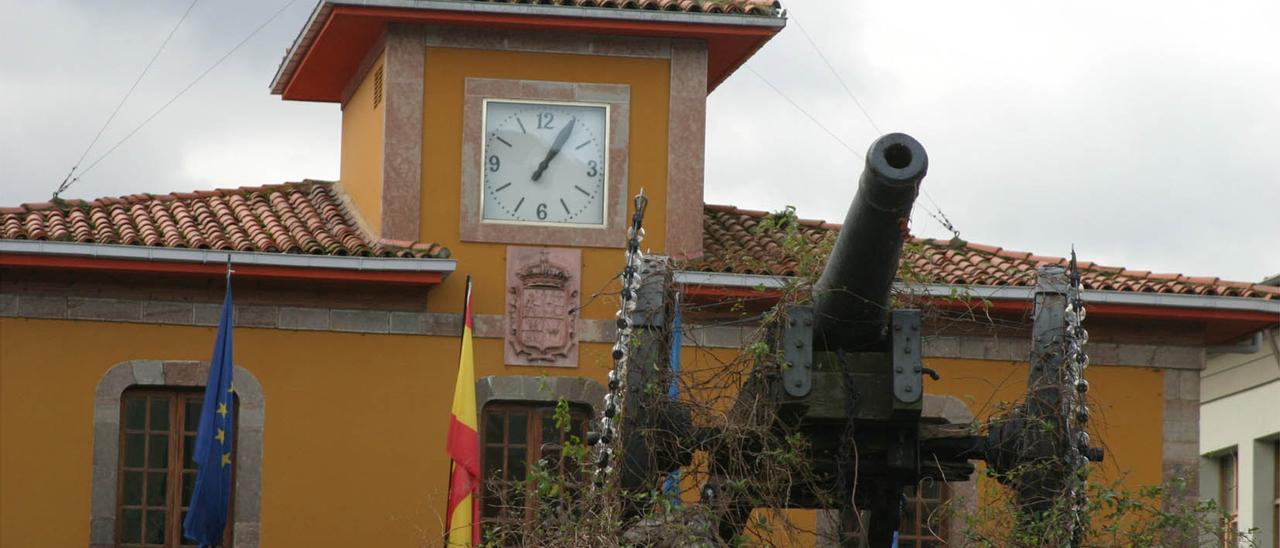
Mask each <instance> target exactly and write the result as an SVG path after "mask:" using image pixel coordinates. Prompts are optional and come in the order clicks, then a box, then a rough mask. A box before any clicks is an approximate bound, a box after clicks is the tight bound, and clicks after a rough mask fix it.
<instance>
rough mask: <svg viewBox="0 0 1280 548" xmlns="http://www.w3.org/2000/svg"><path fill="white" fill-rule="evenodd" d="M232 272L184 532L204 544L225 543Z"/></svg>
mask: <svg viewBox="0 0 1280 548" xmlns="http://www.w3.org/2000/svg"><path fill="white" fill-rule="evenodd" d="M231 318H232V316H231V275H230V273H228V274H227V296H226V298H225V299H224V300H223V302H222V319H221V320H219V322H218V340H217V342H216V343H214V347H213V360H212V361H210V362H209V382H208V384H206V385H205V389H204V405H203V407H202V408H201V410H200V427H199V429H197V430H196V446H195V454H194V455H192V458H193V459H194V460H195V462H196V470H197V472H196V486H195V489H194V490H193V491H192V493H191V503H190V508H189V509H188V510H187V518H186V519H185V520H183V522H182V535H183V536H184V537H186V538H189V539H191V540H194V541H196V542H199V543H200V545H201V546H214V545H217V544H221V543H222V531H223V530H224V529H226V526H227V509H228V507H229V506H230V503H231V501H230V497H231V455H232V453H233V452H232V450H231V447H232V432H233V431H234V426H235V417H234V411H235V405H234V404H235V401H234V399H233V397H232V396H233V394H232V391H231V373H232V371H233V370H234V369H235V365H234V364H233V363H232V361H231Z"/></svg>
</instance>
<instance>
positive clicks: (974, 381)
mask: <svg viewBox="0 0 1280 548" xmlns="http://www.w3.org/2000/svg"><path fill="white" fill-rule="evenodd" d="M235 337H236V339H235V343H236V362H237V363H238V364H240V365H241V366H243V367H245V368H247V369H249V370H250V371H252V372H253V374H254V375H255V376H257V378H258V379H259V381H260V382H261V383H262V387H263V391H264V394H265V403H266V424H265V427H264V440H265V441H264V448H263V470H262V474H263V483H262V540H263V543H264V546H291V545H310V546H357V545H365V546H418V545H421V544H423V543H428V544H429V543H431V542H434V540H435V539H437V538H438V534H439V531H440V521H441V518H440V514H441V512H442V508H443V500H444V491H445V488H446V486H445V478H446V473H447V461H446V458H445V454H444V449H443V440H444V435H445V426H446V423H447V421H446V419H447V417H448V413H449V405H450V401H449V396H450V393H451V390H452V386H453V380H454V375H455V367H456V366H455V364H456V363H457V362H456V360H457V349H458V346H457V344H458V341H457V340H456V339H455V338H452V337H414V336H396V335H362V334H343V333H329V332H301V331H273V330H263V329H250V328H238V329H237V330H236V332H235ZM213 338H214V329H213V328H198V327H172V326H155V325H142V324H128V323H106V322H73V321H53V320H24V319H3V320H0V485H2V486H3V489H0V510H2V511H0V545H3V546H72V545H80V544H82V543H83V542H85V540H86V539H87V538H88V524H89V523H88V515H89V496H90V478H91V467H92V440H93V398H94V390H95V387H96V386H97V383H98V380H99V379H100V378H101V376H102V375H103V373H104V372H106V371H107V370H108V369H109V368H111V367H112V366H113V365H115V364H117V363H120V362H124V361H128V360H136V359H165V360H207V359H208V354H209V352H210V349H211V348H212V341H213ZM52 341H75V344H69V345H57V344H54V343H53V342H52ZM498 343H499V341H498V340H496V339H481V340H480V341H479V342H478V344H477V350H478V352H477V369H478V370H479V371H478V374H479V375H481V376H483V375H487V374H534V375H536V374H540V373H544V371H542V370H538V369H531V368H519V369H516V368H504V367H503V366H502V365H501V354H500V344H498ZM586 346H587V347H588V349H584V365H583V366H582V367H580V368H578V369H576V370H555V371H545V372H546V373H551V374H571V375H579V374H580V375H584V376H589V377H594V378H601V377H603V375H604V371H605V370H606V369H605V366H603V365H595V362H597V359H598V358H603V357H604V356H603V354H604V352H605V349H604V348H603V346H604V345H599V344H590V345H586ZM732 355H733V351H731V350H726V349H718V350H714V351H709V350H700V349H692V348H687V349H686V350H685V353H684V356H685V363H686V364H687V365H688V367H690V368H699V367H703V368H705V367H714V366H715V364H718V363H720V362H723V361H727V360H728V359H731V357H732ZM600 363H605V362H600ZM929 364H930V366H932V367H935V368H937V369H938V370H939V372H940V373H941V374H942V375H943V379H944V380H943V381H942V382H937V383H934V382H928V383H927V389H928V391H929V392H930V393H945V394H950V395H953V396H956V397H959V398H961V399H963V400H965V401H967V402H970V403H969V405H970V407H971V408H972V409H974V410H975V412H977V413H978V415H979V416H984V415H986V414H989V413H990V412H992V411H994V409H995V403H996V402H997V401H999V400H1002V399H1004V400H1014V399H1017V398H1018V397H1020V395H1021V393H1022V389H1023V388H1022V387H1023V386H1025V379H1026V377H1025V375H1026V366H1025V364H1012V363H1009V362H983V361H974V360H937V359H935V360H929ZM1089 377H1090V379H1091V381H1092V385H1093V387H1094V389H1093V390H1092V392H1091V394H1092V397H1093V400H1094V405H1093V409H1094V410H1095V414H1094V416H1095V420H1094V424H1095V426H1097V427H1098V431H1097V434H1098V435H1100V438H1101V439H1102V440H1103V442H1104V443H1105V444H1106V448H1107V451H1108V453H1107V462H1106V463H1105V464H1104V465H1102V467H1101V469H1102V470H1103V471H1104V473H1103V474H1102V477H1103V478H1108V479H1116V478H1121V477H1123V478H1124V479H1125V484H1126V485H1128V486H1130V487H1136V486H1138V485H1143V484H1153V483H1157V482H1159V481H1160V473H1161V472H1160V470H1161V466H1160V459H1161V454H1160V432H1161V428H1160V424H1161V403H1160V402H1161V398H1162V394H1161V390H1162V387H1163V380H1162V373H1161V372H1160V371H1157V370H1151V369H1143V368H1128V367H1123V368H1120V367H1094V368H1091V369H1090V371H1089ZM1095 439H1098V438H1095ZM790 516H791V519H793V520H794V522H795V523H796V524H797V525H801V526H802V528H804V529H808V530H812V529H811V527H812V524H813V515H812V512H806V511H798V512H790Z"/></svg>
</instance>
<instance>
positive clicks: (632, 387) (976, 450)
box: [589, 133, 1100, 546]
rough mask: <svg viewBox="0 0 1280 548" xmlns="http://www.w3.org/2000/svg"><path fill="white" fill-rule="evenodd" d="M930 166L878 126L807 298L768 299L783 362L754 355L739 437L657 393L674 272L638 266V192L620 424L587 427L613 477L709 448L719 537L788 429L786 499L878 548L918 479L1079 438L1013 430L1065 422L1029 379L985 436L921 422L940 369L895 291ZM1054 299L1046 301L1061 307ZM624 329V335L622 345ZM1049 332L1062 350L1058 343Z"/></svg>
mask: <svg viewBox="0 0 1280 548" xmlns="http://www.w3.org/2000/svg"><path fill="white" fill-rule="evenodd" d="M928 163H929V162H928V156H927V154H926V152H925V150H924V147H923V146H921V145H920V143H919V142H917V141H916V140H915V139H913V138H912V137H910V136H908V135H905V134H901V133H894V134H889V135H885V136H883V137H881V138H880V139H878V140H876V141H875V142H874V143H873V144H872V145H871V147H870V150H869V151H868V153H867V156H866V165H865V170H864V172H863V174H862V176H861V177H860V179H859V183H858V189H857V192H856V194H855V196H854V198H853V202H852V204H851V205H850V207H849V211H848V214H847V216H846V218H845V222H844V225H843V228H842V229H841V231H840V233H839V235H838V236H837V239H836V242H835V245H834V248H833V250H832V253H831V256H830V258H829V260H828V262H827V264H826V266H825V269H824V270H823V273H822V275H821V276H820V277H819V279H818V280H817V281H816V283H814V285H813V287H812V288H811V292H810V299H808V300H807V301H801V302H798V303H790V304H781V305H779V306H783V307H784V310H781V311H779V312H780V314H779V318H780V321H777V322H774V323H773V324H772V325H771V327H770V329H771V331H770V332H769V333H768V334H767V338H766V340H767V343H768V345H769V349H770V352H769V353H768V355H770V356H781V360H776V359H774V360H762V361H760V362H758V363H756V364H754V366H753V367H752V369H751V371H750V373H749V375H748V377H747V379H746V381H745V383H744V384H743V385H742V386H741V388H740V390H739V391H738V394H737V396H736V400H735V402H734V403H733V405H732V406H731V408H730V409H729V410H728V411H727V412H726V417H725V422H726V423H727V424H731V425H744V424H745V425H749V426H752V427H754V428H750V429H748V430H747V431H749V432H751V434H750V435H746V436H726V435H725V432H724V429H723V428H717V427H712V426H695V425H694V424H693V421H692V419H691V413H690V410H689V408H688V406H687V405H686V404H685V403H683V402H681V401H680V400H678V399H673V398H670V397H668V396H667V395H666V391H665V390H655V389H654V387H665V386H666V385H667V383H668V382H670V378H671V375H672V373H671V371H670V370H669V368H668V367H667V364H668V363H669V362H670V352H671V348H670V342H669V341H670V338H671V334H672V333H671V325H670V320H671V315H672V312H673V307H674V306H675V304H674V303H673V302H671V299H670V295H672V292H671V291H670V288H671V286H672V282H671V273H670V271H669V268H668V267H669V265H668V264H667V263H666V262H664V260H663V259H661V258H652V257H651V258H647V259H644V260H633V257H638V256H639V255H638V253H635V252H636V251H637V250H638V245H637V240H636V239H635V238H634V235H635V234H638V233H640V230H639V228H640V219H641V217H642V215H643V210H644V207H643V206H644V203H643V201H642V198H638V199H637V203H636V205H637V207H636V218H635V219H634V220H633V226H632V234H633V239H632V241H631V243H630V245H629V253H628V264H627V266H626V269H625V270H624V272H623V276H622V278H623V280H624V289H623V293H622V301H623V303H624V306H623V312H622V313H620V315H619V326H618V327H619V333H620V342H619V345H618V346H616V347H615V350H614V358H615V360H617V364H618V365H617V366H615V370H614V372H613V373H612V374H611V376H610V386H609V388H610V390H611V394H616V396H615V395H611V396H610V399H608V400H606V406H605V414H606V415H607V416H609V417H613V416H614V413H617V412H621V413H622V417H624V418H625V420H624V422H622V423H621V424H620V425H619V427H618V429H617V431H615V430H614V428H613V426H612V425H613V423H612V422H611V420H612V419H609V420H606V421H605V422H604V423H603V427H602V428H599V429H597V431H595V432H593V433H592V434H591V435H590V436H589V440H590V441H591V442H592V443H593V444H596V445H600V444H603V445H605V446H607V447H615V448H618V449H619V450H620V451H621V453H622V454H621V465H620V473H619V474H618V476H617V478H618V485H619V486H621V487H622V488H623V489H624V490H626V491H630V492H655V491H656V490H657V489H658V488H659V485H660V484H661V481H662V479H663V478H664V477H665V475H666V474H667V473H669V472H671V471H673V470H677V469H679V468H681V467H684V466H688V465H690V463H691V462H692V460H693V455H694V453H695V452H698V451H703V452H705V453H706V455H707V460H708V463H709V464H708V470H709V473H708V476H709V477H708V479H707V481H706V483H705V484H704V485H703V486H702V488H701V489H700V504H702V505H704V506H705V507H706V508H711V509H714V510H713V511H711V512H710V513H711V514H712V515H714V520H713V521H714V523H708V524H704V525H705V527H704V529H705V531H706V532H707V535H708V537H718V539H719V540H720V541H724V542H729V541H731V539H734V538H736V537H737V536H738V535H740V534H741V532H742V531H743V528H744V527H745V526H746V522H747V519H748V517H749V515H750V513H751V511H752V509H753V508H754V505H755V503H756V501H759V500H760V497H758V496H756V495H758V493H752V492H750V489H751V488H750V487H747V488H746V490H745V491H744V488H743V487H742V485H744V484H747V485H749V484H750V482H744V481H741V480H743V479H744V478H748V477H751V476H752V475H753V474H754V473H755V472H756V470H753V469H752V464H751V463H752V462H756V461H757V459H756V457H758V455H757V454H756V453H758V452H760V451H761V448H762V447H766V446H770V445H776V443H772V442H776V441H777V440H780V439H782V438H784V437H787V436H794V435H797V434H798V435H800V436H802V437H803V439H805V440H807V443H806V444H805V449H804V454H803V455H799V458H802V459H804V461H805V464H806V466H805V467H806V469H807V470H809V472H810V473H811V474H812V477H811V478H810V480H809V481H805V482H799V483H796V484H794V485H791V486H789V487H788V488H787V491H786V493H785V494H784V495H783V497H784V498H785V501H784V503H785V504H786V506H787V507H790V508H816V509H828V510H837V511H838V512H839V514H840V518H841V519H840V520H839V521H840V523H841V528H840V537H841V543H842V544H844V545H855V544H856V543H857V542H859V539H858V537H859V536H861V535H865V537H866V540H867V542H869V543H870V545H871V546H887V545H889V544H890V542H891V541H892V538H893V535H894V532H895V531H897V530H898V529H899V526H900V520H901V515H902V507H901V503H902V500H903V495H902V494H903V488H904V487H906V486H911V485H916V484H918V483H919V482H920V481H921V480H922V479H925V478H931V479H934V480H939V481H964V480H967V479H969V478H970V476H971V475H972V474H973V472H974V465H973V464H972V463H971V461H972V460H986V461H988V462H990V463H991V464H992V468H993V469H995V470H996V471H997V472H1003V471H1008V470H1011V469H1013V468H1015V467H1017V466H1019V465H1020V464H1023V463H1027V462H1040V461H1045V460H1046V459H1047V460H1053V459H1058V460H1059V461H1063V459H1061V458H1059V456H1060V455H1059V453H1062V451H1061V450H1060V448H1061V447H1062V446H1064V444H1070V443H1074V440H1070V441H1067V440H1056V439H1055V440H1049V441H1046V440H1044V439H1040V438H1035V437H1032V438H1028V436H1027V435H1026V434H1025V432H1024V431H1025V430H1027V427H1026V425H1027V424H1028V423H1029V422H1030V421H1031V420H1045V419H1048V420H1061V419H1062V418H1061V417H1056V416H1051V415H1053V413H1052V412H1051V411H1052V410H1051V409H1046V408H1044V405H1043V403H1042V402H1043V397H1042V396H1037V395H1036V394H1041V395H1042V394H1044V393H1047V392H1046V391H1047V390H1049V389H1047V388H1046V387H1045V386H1044V384H1045V383H1044V382H1040V381H1037V382H1039V383H1040V384H1035V385H1032V386H1030V387H1029V394H1030V395H1029V396H1028V402H1029V404H1030V408H1029V409H1026V410H1024V409H1017V410H1015V411H1014V412H1013V413H1012V414H1011V415H1010V416H1009V417H1003V418H1002V419H1001V420H999V421H998V423H993V425H992V426H991V427H990V428H988V429H987V430H988V433H986V434H981V435H980V434H978V433H977V432H974V431H973V429H972V428H971V425H969V424H955V423H950V422H948V421H947V420H946V419H944V418H940V417H927V416H922V410H923V404H924V388H925V386H924V379H923V378H924V376H930V377H931V378H933V379H935V380H936V379H938V374H937V373H936V372H934V371H931V370H930V369H928V368H926V367H924V362H923V344H922V336H923V329H924V327H923V325H922V318H921V312H920V311H919V310H915V309H895V308H894V307H893V305H892V300H891V294H892V290H893V284H894V281H895V275H896V273H897V269H898V263H899V259H900V255H901V253H902V248H903V243H904V241H905V239H906V238H907V234H908V233H907V222H908V219H909V218H910V214H911V209H912V206H913V204H914V202H915V199H916V196H917V194H918V192H919V187H920V184H921V181H922V180H923V178H924V176H925V174H926V172H927V170H928ZM1046 291H1048V290H1046ZM1037 295H1039V293H1038V294H1037ZM1037 298H1038V299H1041V297H1039V296H1038V297H1037ZM1063 298H1065V297H1061V296H1059V297H1052V298H1047V299H1048V301H1052V302H1053V303H1054V304H1053V306H1057V307H1059V308H1060V307H1061V303H1062V302H1063ZM1055 299H1056V300H1055ZM1041 300H1044V299H1041ZM1037 322H1038V323H1037V326H1036V329H1035V331H1036V333H1045V332H1048V331H1049V330H1053V329H1058V330H1060V331H1061V330H1062V329H1065V327H1064V325H1065V324H1064V323H1063V317H1062V314H1061V310H1059V314H1057V315H1056V316H1055V315H1052V314H1046V315H1043V318H1041V317H1037ZM1055 322H1056V323H1055ZM1041 324H1043V325H1041ZM623 334H625V340H627V341H629V342H628V343H627V344H623V342H621V341H622V340H624V337H623ZM1055 341H1057V342H1056V343H1055V344H1059V347H1062V348H1065V347H1063V346H1062V345H1065V344H1066V343H1065V342H1064V341H1065V339H1063V338H1062V337H1059V338H1058V339H1055ZM1059 350H1061V348H1059ZM1055 352H1056V353H1055ZM1061 354H1063V352H1061V351H1054V350H1053V349H1050V348H1048V347H1047V346H1046V347H1044V348H1041V349H1040V350H1039V354H1037V355H1034V356H1033V360H1035V363H1043V364H1044V366H1045V367H1046V368H1048V367H1049V364H1048V361H1052V360H1055V359H1056V360H1058V361H1059V362H1061V361H1062V360H1061V358H1062V356H1061ZM628 363H630V364H631V365H630V366H626V365H625V364H628ZM1059 369H1062V368H1061V367H1058V368H1054V369H1053V371H1058V370H1059ZM1045 378H1047V377H1045V376H1044V375H1033V379H1040V380H1043V379H1045ZM1059 388H1060V387H1059ZM1037 391H1038V392H1037ZM1059 392H1061V390H1057V391H1055V392H1053V393H1054V394H1057V393H1059ZM1055 401H1056V400H1055ZM1050 403H1052V402H1050ZM1037 405H1038V406H1039V407H1037ZM615 437H616V438H617V439H615ZM1086 444H1087V440H1086ZM1079 449H1080V451H1081V452H1082V453H1081V452H1077V453H1076V454H1073V455H1068V456H1069V457H1071V458H1073V459H1074V458H1079V456H1080V455H1081V454H1085V455H1087V456H1089V457H1090V459H1091V460H1092V459H1093V457H1097V458H1100V454H1098V455H1095V454H1094V452H1090V451H1089V450H1088V448H1087V447H1084V446H1081V447H1080V448H1079ZM600 454H601V458H600V461H599V464H600V471H601V472H604V471H607V470H612V469H613V468H611V467H610V462H611V461H610V457H611V455H612V450H610V449H606V450H603V451H602V452H601V453H600ZM1064 462H1065V461H1064ZM613 464H617V462H614V463H613ZM1069 464H1071V465H1074V462H1072V463H1069ZM1061 469H1063V470H1065V469H1066V468H1061ZM1015 488H1016V489H1017V490H1018V492H1019V493H1020V497H1022V498H1025V499H1028V500H1031V499H1033V498H1036V499H1037V500H1041V499H1045V498H1051V497H1052V496H1053V492H1051V491H1053V490H1054V489H1057V490H1061V489H1063V488H1064V486H1063V484H1062V482H1057V483H1055V482H1053V481H1050V480H1048V479H1045V478H1039V479H1034V480H1033V481H1029V482H1028V481H1024V482H1022V483H1019V484H1018V485H1016V486H1015ZM774 500H776V498H775V499H774ZM624 504H625V505H626V507H625V508H623V510H622V515H623V518H624V521H625V522H627V523H631V524H633V525H634V526H633V529H636V528H640V529H643V527H644V523H643V521H644V520H643V515H644V514H645V512H646V508H645V507H644V505H643V504H637V503H635V502H624ZM1037 508H1038V507H1037ZM703 515H706V514H705V513H704V514H703ZM855 524H860V525H859V526H855ZM650 525H652V524H650ZM658 528H659V529H660V527H658ZM859 529H860V530H859ZM644 538H645V537H644V534H643V533H642V534H639V535H638V536H636V537H635V538H633V539H632V541H636V542H639V543H644V542H645V541H644ZM709 540H710V539H709Z"/></svg>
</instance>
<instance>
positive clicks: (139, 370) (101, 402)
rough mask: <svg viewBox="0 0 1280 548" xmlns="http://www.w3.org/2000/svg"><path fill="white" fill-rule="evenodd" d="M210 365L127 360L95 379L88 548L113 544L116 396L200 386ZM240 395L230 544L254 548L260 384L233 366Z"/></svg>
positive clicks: (258, 485) (256, 536) (117, 449)
mask: <svg viewBox="0 0 1280 548" xmlns="http://www.w3.org/2000/svg"><path fill="white" fill-rule="evenodd" d="M208 376H209V362H203V361H162V360H130V361H126V362H121V363H118V364H116V365H114V366H112V367H111V369H109V370H107V372H106V373H105V374H104V375H103V376H102V379H101V380H99V381H98V386H97V390H96V393H95V396H94V406H93V489H92V495H91V498H90V511H89V516H90V518H89V546H90V547H91V548H106V547H110V546H115V540H116V539H115V534H116V502H117V501H116V485H117V482H118V472H117V470H118V466H117V465H118V464H119V459H120V398H121V396H122V395H123V394H124V391H125V390H126V389H128V388H129V387H132V386H185V387H203V386H205V380H206V379H207V378H208ZM231 385H232V387H233V388H235V391H236V394H237V395H238V396H239V399H240V403H239V408H238V409H237V412H238V413H239V427H238V428H237V430H236V437H235V442H236V444H237V446H236V486H235V502H234V508H235V515H234V516H232V520H233V528H232V537H233V544H234V545H235V546H236V547H237V548H257V546H258V541H259V525H260V523H259V520H260V515H261V493H262V426H263V419H264V415H265V406H264V402H263V393H262V385H261V384H260V383H259V382H258V379H257V378H256V377H254V376H253V374H252V373H250V372H249V370H247V369H245V368H243V367H240V366H236V369H235V375H234V377H233V379H232V383H231Z"/></svg>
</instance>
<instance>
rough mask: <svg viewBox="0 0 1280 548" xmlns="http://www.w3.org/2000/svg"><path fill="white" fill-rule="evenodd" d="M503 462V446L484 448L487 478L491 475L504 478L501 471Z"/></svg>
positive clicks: (485, 475)
mask: <svg viewBox="0 0 1280 548" xmlns="http://www.w3.org/2000/svg"><path fill="white" fill-rule="evenodd" d="M502 464H503V463H502V447H485V448H484V477H485V479H486V480H488V479H489V478H491V477H493V478H502V477H503V476H502V473H501V472H499V470H501V469H502V468H503V466H502Z"/></svg>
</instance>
